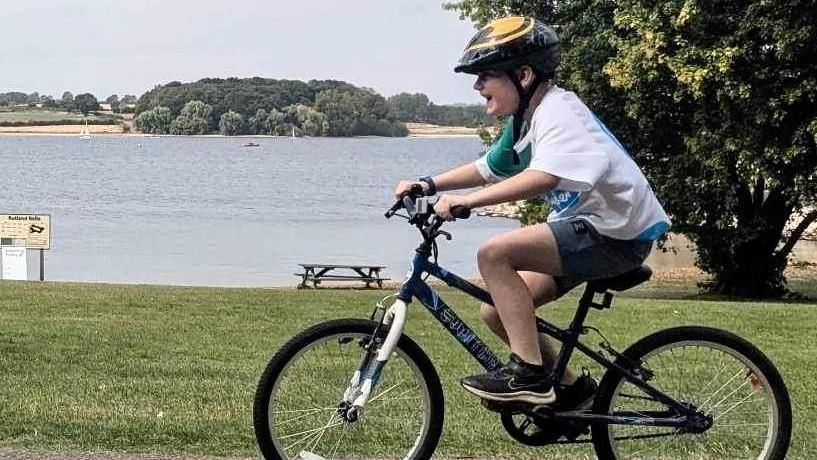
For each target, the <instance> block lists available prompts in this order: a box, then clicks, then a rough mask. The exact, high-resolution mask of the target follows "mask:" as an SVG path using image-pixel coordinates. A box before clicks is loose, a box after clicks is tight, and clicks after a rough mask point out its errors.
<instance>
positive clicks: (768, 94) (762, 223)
mask: <svg viewBox="0 0 817 460" xmlns="http://www.w3.org/2000/svg"><path fill="white" fill-rule="evenodd" d="M554 4H555V5H556V7H554ZM447 8H449V9H454V10H458V11H460V13H461V14H462V15H463V16H466V17H470V18H472V19H474V20H476V21H477V22H484V21H485V20H486V19H488V18H490V17H493V16H495V15H496V16H498V15H504V14H507V13H511V12H514V13H528V14H530V13H534V14H535V13H539V17H541V18H543V19H544V20H545V21H546V22H551V23H554V24H564V26H563V27H562V28H559V29H558V32H559V34H560V36H561V38H562V41H563V64H562V66H561V68H560V71H559V75H560V77H559V78H560V79H561V80H560V81H561V82H563V83H564V84H566V85H567V86H569V87H571V89H574V90H576V91H577V92H579V93H580V95H581V96H582V97H583V98H584V99H585V100H586V101H587V102H588V105H590V106H591V108H593V109H594V110H595V111H596V112H597V113H599V115H600V118H602V119H603V120H604V121H605V123H606V124H608V125H610V126H612V127H613V131H615V132H616V133H617V135H618V136H619V137H620V138H621V139H622V140H623V141H624V143H625V145H628V146H630V147H631V149H632V151H633V153H634V154H635V156H636V158H637V160H638V162H639V164H641V165H642V167H644V169H645V172H646V173H647V175H648V177H650V178H651V180H652V181H653V183H654V184H655V188H656V191H657V193H658V195H659V198H660V199H661V200H662V202H663V204H664V206H665V208H666V209H667V211H668V212H669V213H670V214H671V217H672V218H673V222H674V230H675V231H679V232H681V233H684V234H686V235H687V236H688V237H690V239H691V240H692V241H694V242H695V243H696V245H697V248H698V260H697V263H698V266H699V267H701V268H702V269H703V270H705V271H707V272H708V273H710V274H712V275H713V283H712V284H711V285H710V286H709V288H710V289H712V290H714V291H716V292H720V293H726V294H735V295H741V296H749V297H768V296H779V295H781V294H783V293H784V292H785V278H784V276H783V270H784V269H785V267H786V264H787V262H788V257H789V255H790V253H791V249H792V247H793V246H794V244H795V243H796V242H797V241H798V240H799V238H800V237H801V236H802V234H803V231H804V230H805V228H806V227H807V226H808V224H810V223H812V222H813V221H814V220H815V219H817V212H815V211H810V210H809V209H811V208H812V207H813V206H814V205H815V198H817V183H816V181H815V178H816V177H817V175H815V169H816V168H817V105H815V104H814V101H815V100H817V61H815V59H814V58H813V50H814V49H815V47H817V8H814V4H813V2H812V1H802V0H799V1H792V2H783V1H782V0H769V1H749V0H742V1H740V0H725V1H722V2H717V3H715V2H695V1H692V0H667V1H663V2H661V4H660V5H658V6H656V4H655V2H652V1H645V0H619V1H616V2H613V1H612V0H607V1H598V0H568V1H565V2H541V1H539V2H536V1H534V2H526V3H525V4H524V5H522V4H521V2H517V1H512V0H506V1H488V0H464V1H460V2H456V3H451V4H448V5H447ZM798 216H799V219H797V221H796V225H795V227H794V229H793V230H791V231H786V230H785V228H786V223H787V222H789V221H790V219H791V218H793V217H795V218H796V217H798Z"/></svg>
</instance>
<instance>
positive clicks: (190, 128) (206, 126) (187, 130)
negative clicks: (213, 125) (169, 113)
mask: <svg viewBox="0 0 817 460" xmlns="http://www.w3.org/2000/svg"><path fill="white" fill-rule="evenodd" d="M212 113H213V107H212V106H211V105H210V104H205V103H204V102H202V101H190V102H188V103H187V104H185V105H184V108H182V111H181V114H180V115H179V116H178V117H176V119H175V120H173V123H172V124H171V125H170V133H171V134H182V135H196V134H207V133H209V132H210V120H211V117H210V115H211V114H212Z"/></svg>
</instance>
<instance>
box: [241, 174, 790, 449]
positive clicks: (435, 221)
mask: <svg viewBox="0 0 817 460" xmlns="http://www.w3.org/2000/svg"><path fill="white" fill-rule="evenodd" d="M402 209H405V210H406V213H407V214H406V215H403V214H399V213H398V211H400V210H402ZM454 211H455V214H454V215H455V216H456V217H457V218H467V217H468V215H469V214H470V211H469V210H467V209H455V210H454ZM394 215H397V216H402V217H405V218H407V219H408V221H409V223H410V224H411V225H414V226H416V227H417V228H418V230H419V231H420V233H421V234H422V237H423V242H422V243H421V244H420V246H419V247H418V248H417V249H416V254H415V256H414V258H413V262H412V264H411V268H410V269H409V272H408V274H407V276H406V279H405V281H403V283H402V285H401V287H400V290H399V293H398V294H396V296H390V297H387V298H386V299H389V298H391V297H395V298H394V301H393V303H392V304H391V305H390V306H388V307H386V305H385V304H384V301H385V300H386V299H384V301H381V302H379V303H378V304H377V306H376V307H375V309H374V311H373V312H372V315H371V317H370V319H368V320H365V319H355V318H350V319H338V320H333V321H328V322H325V323H322V324H318V325H315V326H312V327H310V328H308V329H306V330H304V331H303V332H301V333H299V334H297V335H296V336H295V337H293V338H292V339H290V340H289V341H288V342H287V343H286V344H285V345H284V346H283V347H282V348H281V349H280V350H279V351H278V352H277V353H276V354H275V355H274V356H273V357H272V359H271V360H270V361H269V363H268V365H267V367H266V369H265V370H264V372H263V374H262V376H261V379H260V381H259V383H258V387H257V390H256V394H255V401H254V407H253V425H254V428H255V434H256V439H257V442H258V445H259V448H260V450H261V453H262V454H263V455H264V457H265V458H266V459H268V460H279V459H297V458H300V459H303V460H320V459H334V458H378V459H381V458H404V459H412V460H419V459H428V458H430V457H431V456H432V454H433V453H434V451H435V449H436V446H437V443H438V441H439V438H440V435H441V433H442V427H443V412H444V397H443V391H442V387H441V385H440V379H439V376H438V374H437V371H436V370H435V368H434V365H433V364H432V363H431V361H430V360H429V358H428V356H427V355H426V354H425V352H423V350H422V349H421V348H420V346H419V345H417V343H416V342H415V341H414V340H412V339H411V338H410V337H408V336H406V335H404V334H403V328H404V326H405V322H406V308H407V304H409V303H410V302H411V300H412V299H414V298H416V299H417V300H419V302H420V303H421V304H422V305H423V306H425V307H426V309H427V310H428V311H429V312H430V313H431V314H432V315H433V316H434V317H435V318H436V319H437V320H438V321H439V322H440V323H441V325H442V326H443V327H444V328H445V329H446V330H447V331H448V332H449V333H451V335H452V336H454V338H455V339H456V340H457V341H458V342H459V343H460V344H461V345H462V346H463V347H464V348H465V349H466V350H467V351H468V352H469V353H470V354H471V356H473V357H474V358H475V359H476V360H477V362H479V363H480V364H481V365H482V366H483V367H484V368H485V369H486V370H489V371H490V370H493V369H496V368H498V367H500V366H501V365H502V362H501V361H500V359H499V358H498V357H497V355H496V354H494V352H493V351H492V350H491V349H490V348H489V347H488V346H487V345H486V344H485V342H483V341H482V340H481V339H480V338H479V337H478V336H477V334H476V333H474V331H473V330H472V329H471V328H470V327H469V326H468V325H467V324H466V323H465V322H464V321H462V320H461V319H460V318H459V316H458V315H457V314H456V313H455V312H454V310H452V309H451V308H450V307H449V306H448V305H447V304H446V303H445V302H444V301H443V300H442V299H441V298H440V297H439V296H438V295H437V294H436V293H435V292H434V290H433V289H432V288H431V287H430V286H429V285H428V284H426V282H425V278H424V277H423V275H426V278H427V276H428V275H430V276H434V277H435V278H438V279H440V280H442V281H444V282H445V283H446V284H448V285H449V286H452V287H454V288H456V289H459V290H461V291H463V292H466V293H468V294H469V295H471V296H472V297H474V298H476V299H478V300H480V301H482V302H487V303H492V302H491V296H490V294H489V293H488V292H486V291H485V290H483V289H481V288H480V287H478V286H476V285H474V284H472V283H470V282H468V281H466V280H464V279H462V278H460V277H458V276H457V275H455V274H453V273H451V272H448V271H447V270H445V269H444V268H442V267H440V266H439V265H438V264H437V254H438V248H437V243H436V239H437V238H438V237H440V236H444V237H445V238H446V239H451V235H450V234H449V233H447V232H445V231H442V230H441V229H440V227H441V226H442V225H443V221H442V220H441V219H439V218H437V217H436V216H435V215H434V210H433V204H432V203H430V202H429V200H428V198H426V197H422V192H421V191H420V190H417V189H414V190H413V191H412V192H411V193H410V194H409V195H408V196H406V197H404V198H403V199H402V200H399V201H398V202H397V203H395V205H394V206H392V208H391V209H390V210H389V211H388V212H387V213H386V217H392V216H394ZM432 257H433V261H432V260H431V259H432ZM650 276H651V271H650V269H649V267H646V266H642V267H641V268H638V269H636V270H633V271H631V272H629V273H625V274H623V275H619V276H616V277H614V278H610V279H604V280H596V281H591V282H588V283H587V284H586V287H585V289H584V293H583V294H582V295H581V297H580V300H579V302H578V306H577V310H576V313H575V316H574V317H573V320H572V322H571V323H570V325H569V326H568V327H567V328H566V329H560V328H558V327H556V326H554V325H552V324H550V323H548V322H547V321H545V320H542V319H540V318H538V317H537V320H536V321H537V328H538V330H539V332H540V333H544V334H547V335H548V336H550V337H553V338H555V339H557V340H559V341H560V342H561V343H562V347H561V350H560V352H559V355H558V358H557V360H556V363H555V364H554V369H553V373H552V377H551V378H552V380H553V382H554V383H558V382H560V380H561V377H562V375H563V373H564V372H565V369H566V367H567V364H568V362H569V361H570V358H571V355H572V353H573V352H574V351H575V350H578V351H580V352H581V353H583V354H584V355H585V356H587V357H589V358H590V359H592V360H593V361H595V362H596V363H598V364H599V365H601V366H602V367H603V368H605V372H604V374H603V376H602V378H601V380H600V382H599V385H598V389H597V392H596V396H595V398H594V400H593V401H592V404H591V406H590V407H588V408H579V409H575V410H568V411H561V412H558V411H554V410H553V409H551V408H550V407H548V406H538V407H537V406H533V405H530V404H527V403H489V402H487V401H483V404H484V405H485V406H486V407H487V408H488V409H490V410H493V411H495V412H499V414H500V420H501V422H502V425H503V427H504V428H505V430H506V431H507V432H508V433H509V434H510V435H511V437H513V438H514V439H515V440H517V441H518V442H521V443H523V444H527V445H531V446H542V445H548V444H563V443H579V442H585V443H588V442H592V444H593V447H594V450H595V452H596V455H597V456H598V457H599V458H601V459H624V458H672V459H679V458H690V459H692V458H694V459H700V458H758V459H782V458H784V457H785V455H786V451H787V450H788V446H789V441H790V437H791V426H792V413H791V402H790V399H789V394H788V391H787V389H786V385H785V383H784V381H783V379H782V377H781V376H780V373H779V372H778V371H777V369H776V368H775V366H774V364H772V362H771V361H770V360H769V359H768V358H767V357H766V356H765V355H764V354H763V353H762V352H761V351H760V350H758V349H757V348H756V347H755V346H754V345H752V344H751V343H749V342H748V341H746V340H744V339H742V338H740V337H738V336H736V335H734V334H732V333H730V332H727V331H723V330H718V329H713V328H709V327H702V326H682V327H673V328H670V329H664V330H661V331H658V332H655V333H652V334H650V335H648V336H646V337H644V338H642V339H640V340H638V341H636V342H635V343H634V344H633V345H631V346H630V347H628V348H627V349H625V350H624V351H623V352H618V351H616V350H615V349H614V348H613V347H612V346H611V345H610V342H609V341H608V340H607V339H606V338H604V336H603V334H602V333H601V331H599V330H598V329H596V328H594V327H590V326H585V325H584V322H585V319H586V317H587V315H588V313H589V311H590V309H591V308H594V309H599V310H603V309H607V308H610V307H611V306H612V302H613V298H614V294H613V292H621V291H625V290H627V289H630V288H632V287H634V286H636V285H638V284H641V283H643V282H645V281H647V280H648V279H649V278H650ZM590 332H594V333H597V334H598V335H599V336H600V337H601V338H602V342H601V343H600V345H599V347H600V348H601V350H600V351H595V350H593V349H592V348H590V347H589V346H587V345H585V344H583V343H582V342H580V341H579V338H580V336H581V335H584V334H588V333H590ZM387 364H388V367H387ZM341 448H342V449H341Z"/></svg>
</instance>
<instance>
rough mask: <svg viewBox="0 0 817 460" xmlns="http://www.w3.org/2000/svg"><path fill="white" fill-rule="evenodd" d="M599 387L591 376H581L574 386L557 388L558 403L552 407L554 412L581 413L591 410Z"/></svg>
mask: <svg viewBox="0 0 817 460" xmlns="http://www.w3.org/2000/svg"><path fill="white" fill-rule="evenodd" d="M598 388H599V385H598V384H597V383H596V381H595V380H593V378H592V377H590V376H589V375H586V374H584V375H581V376H579V378H577V379H576V381H575V382H573V384H572V385H564V386H563V385H559V386H557V388H556V397H557V398H556V401H557V402H556V403H555V404H553V405H552V406H551V407H552V408H553V411H554V412H565V411H580V410H586V409H590V408H591V407H592V406H593V399H594V398H595V397H596V390H597V389H598Z"/></svg>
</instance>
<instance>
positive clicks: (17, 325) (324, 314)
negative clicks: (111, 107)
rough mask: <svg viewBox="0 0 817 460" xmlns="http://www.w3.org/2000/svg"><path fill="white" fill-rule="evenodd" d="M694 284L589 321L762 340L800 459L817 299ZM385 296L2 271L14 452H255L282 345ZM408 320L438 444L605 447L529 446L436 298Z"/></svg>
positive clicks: (810, 417) (588, 453)
mask: <svg viewBox="0 0 817 460" xmlns="http://www.w3.org/2000/svg"><path fill="white" fill-rule="evenodd" d="M682 284H683V283H682ZM682 284H676V285H672V284H667V285H666V290H664V289H663V288H662V285H661V284H660V283H658V282H654V283H649V284H648V287H645V288H643V289H639V290H637V291H636V292H634V293H632V294H629V295H627V296H619V297H618V298H617V299H616V303H615V305H614V307H613V309H612V310H611V311H605V312H597V311H595V310H594V311H593V312H592V313H591V316H590V319H589V321H588V324H590V325H594V326H596V327H599V328H600V329H601V330H602V331H603V332H604V333H605V335H606V336H608V337H609V338H610V339H611V341H612V343H613V344H614V346H616V347H617V348H618V349H619V350H621V349H623V348H625V347H626V346H627V345H629V344H630V343H632V342H633V341H635V340H636V339H637V338H639V337H641V336H643V335H646V334H648V333H650V332H653V331H656V330H658V329H660V328H664V327H669V326H674V325H681V324H705V325H711V326H714V327H721V328H725V329H728V330H731V331H733V332H735V333H737V334H739V335H742V336H744V337H746V338H748V339H749V340H750V341H752V342H754V343H755V344H756V345H758V346H759V347H760V348H761V349H762V350H763V351H764V352H765V353H766V354H767V355H768V356H769V357H770V358H771V359H772V360H773V361H774V362H775V363H776V364H777V366H778V368H779V369H780V371H781V372H782V374H783V376H784V378H785V380H786V382H787V384H788V387H789V390H790V392H791V395H792V401H793V405H794V423H795V428H794V436H793V440H792V447H791V449H790V455H789V458H792V459H795V458H796V459H812V458H817V379H815V378H814V376H812V375H811V371H812V370H813V369H815V368H817V344H815V341H814V337H815V336H817V322H816V321H814V318H815V313H817V310H815V306H814V305H813V304H809V303H806V302H800V303H760V302H756V303H748V302H747V303H739V302H731V301H723V300H700V299H695V298H687V299H678V298H676V299H667V298H662V297H663V296H661V295H660V294H661V293H662V292H669V291H672V292H676V293H678V294H679V295H676V297H679V296H685V295H687V293H688V292H690V291H694V288H692V289H690V288H689V286H686V287H685V286H683V285H682ZM812 285H813V284H812ZM386 294H387V292H386V291H355V290H333V289H324V290H317V291H310V290H307V291H296V290H278V289H215V288H183V287H158V286H121V285H102V284H70V283H44V284H40V283H19V282H0V417H1V418H2V423H0V450H3V449H10V450H12V451H24V450H33V451H82V452H94V451H115V452H150V453H188V454H208V455H223V456H246V457H250V456H254V455H256V447H255V440H254V437H253V433H252V421H251V412H252V397H253V393H254V390H255V385H256V383H257V381H258V377H259V376H260V374H261V371H262V370H263V368H264V366H265V365H266V362H267V360H268V359H269V357H270V356H271V354H272V353H274V351H275V350H276V349H277V348H278V347H279V346H280V345H281V344H282V343H283V342H284V341H285V340H287V339H288V338H289V337H291V336H292V335H293V334H294V333H296V332H297V331H299V330H301V329H303V328H305V327H306V326H308V325H311V324H314V323H316V322H320V321H324V320H329V319H334V318H339V317H363V316H367V315H368V313H369V312H370V310H371V306H372V305H373V303H374V302H375V301H376V300H378V299H379V298H381V297H383V296H384V295H386ZM442 297H444V298H445V299H446V301H447V302H448V303H449V304H450V305H452V306H455V308H456V309H457V311H458V312H459V314H460V315H461V316H462V317H463V318H464V319H466V320H467V321H468V322H469V323H470V324H471V325H472V326H475V328H476V329H477V331H478V332H479V333H480V335H481V336H482V337H483V338H486V339H487V338H488V332H487V329H485V328H484V327H482V326H478V327H477V325H478V323H479V321H478V319H477V314H476V305H477V304H476V302H475V301H473V300H471V299H469V298H467V297H465V296H464V295H462V294H460V293H457V292H453V291H450V290H448V289H443V290H442ZM574 303H575V297H567V298H565V299H562V300H560V301H559V302H558V303H557V305H556V306H555V308H552V309H551V310H547V311H543V312H541V313H544V314H545V316H546V317H548V318H552V319H553V320H554V321H555V322H557V323H558V324H562V325H564V324H565V323H566V322H567V321H568V319H569V317H570V315H571V314H572V308H571V307H572V305H573V304H574ZM407 332H408V334H409V335H410V336H411V337H413V338H414V339H415V340H417V341H418V342H419V343H420V344H421V345H422V346H423V348H424V349H425V350H426V352H427V353H428V354H429V355H430V356H431V358H432V360H433V361H434V363H435V365H436V366H437V369H438V372H439V373H440V375H441V378H442V380H443V386H444V390H445V395H446V421H445V428H444V431H443V438H442V440H441V443H440V447H439V448H438V454H439V455H442V456H454V455H474V456H478V457H492V456H500V455H501V456H503V457H504V456H507V457H514V458H525V457H534V456H535V457H536V458H593V456H592V450H591V447H590V446H589V445H580V446H569V447H546V448H540V449H534V448H527V447H520V446H517V445H516V444H515V443H514V442H513V441H512V440H511V439H510V438H509V437H508V436H507V435H506V434H505V433H504V430H503V429H502V427H501V425H500V424H499V422H498V418H497V416H496V415H494V414H493V413H490V412H487V411H485V410H483V409H482V408H481V406H480V405H479V402H478V401H477V399H476V398H475V397H472V396H471V395H469V394H466V393H465V392H464V391H463V390H461V389H460V388H459V384H458V380H459V378H460V377H461V376H463V375H466V374H469V373H473V372H475V371H478V366H477V365H476V363H475V362H474V361H473V360H471V359H469V357H468V355H467V354H466V352H465V351H464V350H462V349H461V348H459V347H458V346H456V344H455V343H454V342H453V341H451V339H450V338H449V336H448V335H447V334H445V333H444V332H443V331H442V330H441V329H440V328H439V327H438V326H437V325H436V323H434V322H433V319H432V318H431V316H430V315H428V314H427V313H426V312H425V311H423V310H422V309H421V308H412V309H411V310H410V313H409V323H408V331H407ZM493 343H495V342H493ZM587 343H590V344H592V343H598V340H597V339H596V338H593V337H591V338H589V339H588V340H587ZM504 354H505V351H503V352H502V355H504ZM591 371H594V369H593V368H591ZM594 374H595V376H596V377H599V375H598V372H597V370H595V372H594Z"/></svg>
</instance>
